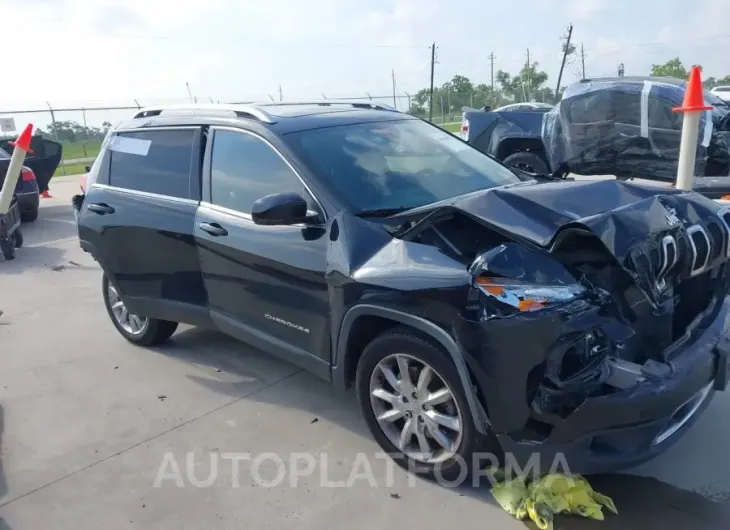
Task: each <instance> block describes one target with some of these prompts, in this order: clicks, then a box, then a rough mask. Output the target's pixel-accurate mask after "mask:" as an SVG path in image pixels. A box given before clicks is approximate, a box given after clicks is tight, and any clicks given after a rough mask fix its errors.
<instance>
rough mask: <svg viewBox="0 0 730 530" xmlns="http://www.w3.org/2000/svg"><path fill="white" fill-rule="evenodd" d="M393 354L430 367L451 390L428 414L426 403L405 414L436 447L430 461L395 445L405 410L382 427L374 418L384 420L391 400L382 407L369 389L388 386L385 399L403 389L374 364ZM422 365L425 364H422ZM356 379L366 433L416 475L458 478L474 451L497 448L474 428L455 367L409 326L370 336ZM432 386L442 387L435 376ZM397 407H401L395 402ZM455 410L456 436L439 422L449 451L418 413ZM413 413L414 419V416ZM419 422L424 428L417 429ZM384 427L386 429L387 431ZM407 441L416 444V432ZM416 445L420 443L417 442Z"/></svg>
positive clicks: (432, 389) (466, 471) (414, 364)
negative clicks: (398, 388) (457, 429)
mask: <svg viewBox="0 0 730 530" xmlns="http://www.w3.org/2000/svg"><path fill="white" fill-rule="evenodd" d="M396 354H397V355H398V356H399V357H405V358H406V359H407V362H408V363H409V364H411V367H410V368H415V369H417V368H418V365H419V364H421V365H422V366H426V365H427V366H428V367H429V368H431V369H432V370H433V375H436V376H437V377H438V379H440V382H442V383H444V385H445V387H447V388H448V390H450V392H451V396H452V399H451V400H450V401H449V402H448V403H441V404H439V405H436V406H434V407H433V408H432V409H431V410H430V411H427V412H423V411H424V410H427V409H428V405H426V408H420V409H419V410H421V412H420V413H416V412H410V414H411V416H410V418H411V421H415V423H416V425H417V429H423V431H421V432H422V433H427V435H426V439H427V441H428V442H429V444H430V446H431V447H432V448H436V451H435V452H434V453H433V455H434V458H433V459H430V461H429V459H428V458H426V459H423V458H413V456H412V453H413V451H404V450H402V449H401V447H399V446H398V445H396V443H394V439H395V438H398V437H399V436H403V435H402V433H403V427H404V426H405V424H406V423H405V422H406V421H408V419H407V418H409V416H408V414H409V412H408V411H407V412H405V414H406V415H405V416H402V417H399V418H398V419H395V420H391V421H389V422H387V423H386V422H384V423H383V424H384V425H385V428H384V427H382V426H381V422H380V421H379V420H378V416H379V417H381V418H383V417H384V415H387V414H388V412H387V411H388V409H389V408H390V404H391V401H385V400H384V401H383V404H384V407H383V408H381V407H380V400H379V399H378V398H376V397H373V396H372V394H373V388H375V390H376V391H377V392H380V390H383V389H385V390H386V392H388V388H389V389H390V393H391V395H390V396H388V399H389V400H390V399H392V398H393V397H395V396H397V395H402V393H399V392H398V391H397V390H396V389H395V387H394V386H392V385H389V384H388V383H387V381H388V378H387V377H385V375H384V372H382V370H381V369H380V368H379V365H380V363H381V362H383V361H385V362H386V363H389V362H390V361H391V359H393V358H394V356H395V355H396ZM398 363H399V360H398V358H396V359H395V364H394V366H395V367H397V366H399V364H398ZM422 363H425V365H424V364H422ZM409 371H410V370H409ZM355 378H356V381H355V383H356V392H357V397H358V402H359V405H360V410H361V412H362V414H363V417H364V418H365V422H366V423H367V426H368V429H369V430H370V433H371V434H372V435H373V437H374V438H375V440H376V441H377V442H378V444H379V445H380V447H381V448H382V449H383V450H384V451H385V452H386V453H388V454H390V455H392V456H393V457H394V460H395V461H396V462H397V463H398V464H399V465H400V466H401V467H403V468H405V469H408V470H409V471H411V472H413V473H415V474H418V475H422V476H424V477H427V478H436V479H440V478H443V479H445V480H449V481H452V480H463V479H465V478H466V476H468V475H469V474H470V471H473V470H472V469H471V467H472V457H473V455H474V453H475V452H477V451H481V450H489V449H497V448H498V444H497V443H496V439H489V438H487V437H485V436H483V435H481V434H480V433H479V432H478V431H477V429H476V426H475V425H474V419H473V417H472V415H471V410H470V408H469V404H468V401H467V398H466V394H465V392H464V389H463V387H462V383H461V379H460V378H459V375H458V372H457V370H456V367H455V366H454V364H453V362H452V361H451V359H450V358H449V357H448V356H447V355H446V354H445V353H444V352H443V351H441V350H440V349H438V348H437V347H435V346H433V345H432V344H430V343H429V342H428V341H426V340H424V339H423V338H421V337H420V336H419V335H417V334H416V333H414V332H413V331H411V330H410V329H409V328H396V329H395V330H392V331H387V332H385V333H384V334H382V335H380V336H378V337H377V338H375V339H374V340H373V341H372V342H371V343H370V344H369V345H368V346H367V347H366V348H365V350H364V351H363V353H362V356H361V357H360V359H359V361H358V366H357V373H356V376H355ZM417 378H420V373H419V374H418V375H416V374H415V373H413V376H412V378H411V379H412V381H417V380H418V379H417ZM398 382H399V383H400V377H398ZM380 383H384V386H383V387H379V386H378V385H379V384H380ZM373 385H374V386H373ZM431 385H435V386H430V387H427V388H428V392H429V393H430V395H431V396H434V395H436V392H435V391H436V390H438V389H439V388H443V387H441V386H440V385H437V384H436V380H435V379H434V378H432V382H431ZM416 394H417V392H414V394H413V396H412V397H415V395H416ZM398 403H404V400H403V398H401V400H400V401H398ZM421 404H422V403H421ZM453 405H456V408H454V407H453ZM398 406H399V407H400V405H398ZM403 406H404V407H407V406H409V405H408V404H405V405H403ZM410 406H413V407H415V408H418V407H419V405H418V404H417V403H416V401H415V400H414V401H411V404H410ZM444 407H445V408H444ZM415 408H414V410H415ZM395 409H396V407H395V406H393V408H392V410H395ZM384 411H386V412H384ZM455 411H456V415H457V416H458V417H459V419H460V422H459V423H460V427H461V433H460V436H459V435H455V431H452V430H450V429H447V428H446V427H441V425H438V427H439V431H440V434H441V436H440V438H441V439H444V438H443V435H444V434H446V435H447V440H450V441H451V442H453V444H452V445H451V448H450V450H448V451H446V450H444V449H443V447H444V446H443V444H442V445H439V444H438V443H437V441H436V437H435V436H434V435H433V434H431V433H432V432H433V431H432V430H430V429H431V428H432V427H433V426H434V425H435V424H434V422H433V421H431V420H429V419H427V418H424V417H423V416H424V415H428V414H429V413H433V412H437V413H439V416H441V412H444V413H446V414H448V415H451V416H452V417H453V416H454V412H455ZM398 414H400V411H398V412H397V413H395V414H394V415H393V416H394V417H395V416H397V415H398ZM417 414H418V419H416V415H417ZM441 418H443V416H441ZM391 425H392V427H391ZM411 425H413V423H411ZM422 425H423V427H421V426H422ZM386 429H387V430H388V432H386ZM399 433H400V435H399ZM410 440H411V441H412V442H414V443H417V442H418V441H419V438H418V436H417V435H416V434H412V435H410ZM395 441H397V440H395ZM418 445H419V447H420V444H418ZM446 445H450V444H446ZM439 450H441V451H443V454H442V455H441V456H440V457H439V456H438V451H439ZM409 453H411V454H409ZM421 454H424V453H421ZM426 454H428V453H426ZM494 454H495V457H496V458H497V459H499V458H500V452H499V451H497V452H496V453H494Z"/></svg>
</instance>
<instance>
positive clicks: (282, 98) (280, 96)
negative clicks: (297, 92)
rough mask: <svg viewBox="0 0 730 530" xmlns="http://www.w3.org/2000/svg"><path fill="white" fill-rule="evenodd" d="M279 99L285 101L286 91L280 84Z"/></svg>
mask: <svg viewBox="0 0 730 530" xmlns="http://www.w3.org/2000/svg"><path fill="white" fill-rule="evenodd" d="M279 101H284V93H283V92H282V91H281V85H279Z"/></svg>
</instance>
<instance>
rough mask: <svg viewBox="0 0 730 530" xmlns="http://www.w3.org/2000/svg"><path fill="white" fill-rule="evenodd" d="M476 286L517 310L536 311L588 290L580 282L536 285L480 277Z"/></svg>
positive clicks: (572, 298) (568, 300)
mask: <svg viewBox="0 0 730 530" xmlns="http://www.w3.org/2000/svg"><path fill="white" fill-rule="evenodd" d="M475 284H476V285H475V286H476V287H477V288H478V289H479V290H480V291H481V292H482V293H484V294H486V295H487V296H489V297H491V298H493V299H494V300H495V301H497V302H499V303H501V304H504V305H505V306H508V307H511V308H513V309H515V310H517V311H521V312H522V311H536V310H539V309H543V308H545V307H549V306H552V305H555V304H563V303H566V302H570V301H572V300H574V299H575V298H577V297H579V296H580V295H581V294H583V293H584V292H585V291H586V288H585V287H583V286H582V285H580V284H571V285H536V284H529V283H523V282H520V281H518V280H508V279H500V278H485V277H479V278H476V280H475Z"/></svg>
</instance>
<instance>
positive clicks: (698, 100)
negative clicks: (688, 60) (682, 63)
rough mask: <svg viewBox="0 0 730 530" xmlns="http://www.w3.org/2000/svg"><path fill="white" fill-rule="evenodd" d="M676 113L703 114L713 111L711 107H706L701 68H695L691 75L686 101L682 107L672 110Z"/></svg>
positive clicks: (685, 96) (685, 94)
mask: <svg viewBox="0 0 730 530" xmlns="http://www.w3.org/2000/svg"><path fill="white" fill-rule="evenodd" d="M672 110H673V111H674V112H702V111H708V110H712V106H711V105H705V95H704V91H703V89H702V75H701V73H700V67H699V66H693V67H692V70H691V71H690V73H689V82H688V83H687V90H686V91H685V92H684V101H683V102H682V106H681V107H675V108H673V109H672Z"/></svg>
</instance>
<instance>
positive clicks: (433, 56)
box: [428, 42, 436, 122]
mask: <svg viewBox="0 0 730 530" xmlns="http://www.w3.org/2000/svg"><path fill="white" fill-rule="evenodd" d="M435 66H436V43H435V42H434V43H433V44H432V45H431V88H430V90H429V95H428V121H430V122H432V121H433V73H434V68H435Z"/></svg>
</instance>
